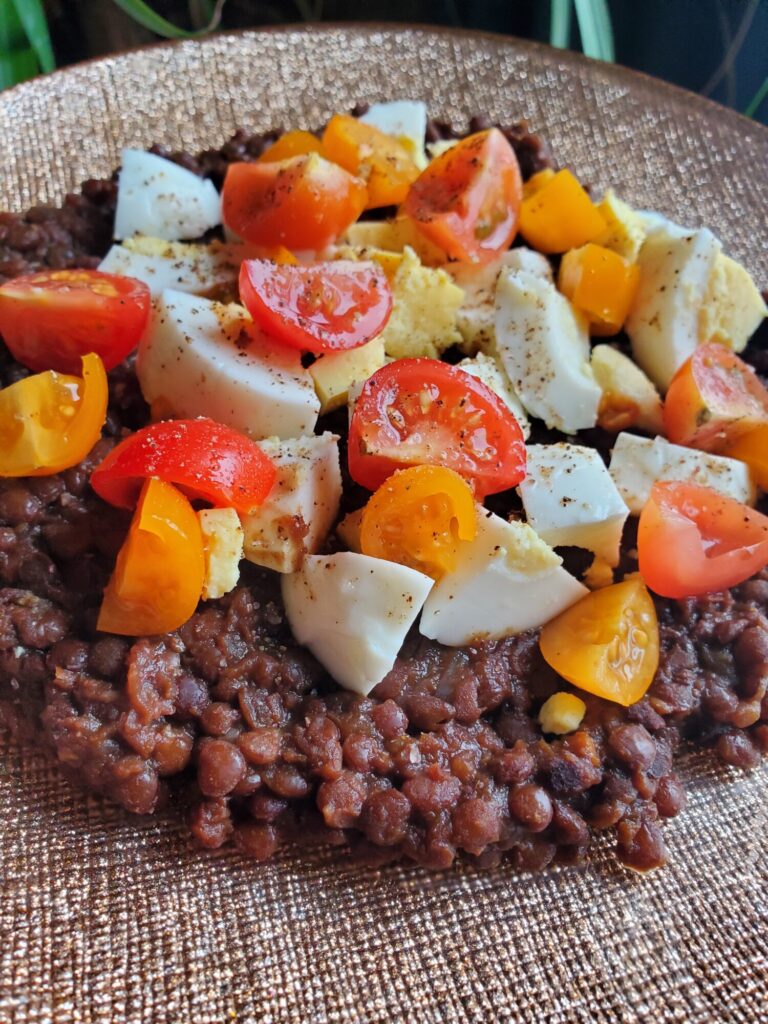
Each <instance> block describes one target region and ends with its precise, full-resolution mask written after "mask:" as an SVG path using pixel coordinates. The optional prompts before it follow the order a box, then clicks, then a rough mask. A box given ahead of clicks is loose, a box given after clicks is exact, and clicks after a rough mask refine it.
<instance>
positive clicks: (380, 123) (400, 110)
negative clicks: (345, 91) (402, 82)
mask: <svg viewBox="0 0 768 1024" xmlns="http://www.w3.org/2000/svg"><path fill="white" fill-rule="evenodd" d="M360 120H361V121H362V122H363V123H364V124H370V125H373V127H374V128H378V129H379V131H380V132H385V133H386V134H387V135H392V136H394V138H396V139H397V141H398V142H399V143H400V144H401V145H402V146H404V147H405V148H406V149H407V150H408V153H409V155H410V157H411V160H413V162H414V163H415V164H416V166H417V167H418V168H419V170H420V171H421V170H423V169H424V168H425V167H426V166H427V157H426V154H425V152H424V140H425V137H426V134H427V105H426V103H424V102H423V100H392V101H391V102H389V103H372V104H371V105H370V107H369V108H368V110H366V112H365V113H364V114H362V115H361V116H360Z"/></svg>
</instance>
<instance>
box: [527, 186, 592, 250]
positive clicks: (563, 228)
mask: <svg viewBox="0 0 768 1024" xmlns="http://www.w3.org/2000/svg"><path fill="white" fill-rule="evenodd" d="M605 227H606V224H605V218H604V217H603V215H602V214H601V213H600V211H599V210H598V208H597V207H596V206H595V204H594V203H593V202H592V200H591V199H590V198H589V195H588V194H587V192H586V190H585V189H584V188H582V186H581V185H580V184H579V182H578V180H577V179H576V178H575V177H574V175H573V174H572V173H571V172H570V171H568V170H562V171H558V172H557V174H555V175H553V176H552V177H551V178H549V179H548V180H547V181H544V182H543V184H542V185H541V187H540V188H538V189H536V190H535V191H534V192H533V194H532V195H530V196H528V197H527V198H526V199H524V200H523V203H522V206H521V207H520V234H521V235H522V236H523V238H524V239H525V240H526V242H527V243H528V244H529V245H530V246H532V247H533V248H534V249H538V250H539V252H545V253H555V252H566V251H567V250H568V249H577V248H578V247H579V246H580V245H584V244H585V243H586V242H591V241H592V239H593V238H596V237H597V236H598V235H599V234H600V232H601V231H604V230H605Z"/></svg>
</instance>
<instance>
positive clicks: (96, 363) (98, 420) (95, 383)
mask: <svg viewBox="0 0 768 1024" xmlns="http://www.w3.org/2000/svg"><path fill="white" fill-rule="evenodd" d="M82 361H83V376H82V377H72V376H69V375H68V374H63V373H56V372H55V371H54V370H46V372H45V373H36V374H34V375H33V376H31V377H25V378H24V380H20V381H17V382H16V383H15V384H11V385H10V387H7V388H3V390H2V391H0V476H6V477H10V476H12V477H16V476H50V475H51V474H52V473H58V472H60V471H61V470H62V469H68V468H69V467H70V466H76V465H77V464H78V462H82V460H83V459H84V458H85V457H86V455H87V454H88V452H89V451H90V450H91V448H93V446H94V445H95V444H96V442H97V441H98V439H99V437H100V436H101V428H102V427H103V426H104V420H105V419H106V417H107V397H108V388H107V375H106V372H105V371H104V364H103V363H102V361H101V359H100V357H99V356H97V355H96V354H95V353H91V354H90V355H87V356H83V360H82Z"/></svg>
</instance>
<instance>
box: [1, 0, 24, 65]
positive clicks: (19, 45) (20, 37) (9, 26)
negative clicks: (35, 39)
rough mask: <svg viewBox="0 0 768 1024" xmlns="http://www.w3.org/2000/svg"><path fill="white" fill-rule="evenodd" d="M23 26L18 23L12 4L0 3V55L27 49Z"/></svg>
mask: <svg viewBox="0 0 768 1024" xmlns="http://www.w3.org/2000/svg"><path fill="white" fill-rule="evenodd" d="M27 45H28V44H27V37H26V35H25V33H24V26H23V25H22V24H21V22H20V21H19V16H18V14H17V13H16V8H15V6H14V5H13V4H10V3H4V2H0V55H2V56H4V57H5V56H7V55H8V54H10V53H11V51H13V50H23V49H26V47H27Z"/></svg>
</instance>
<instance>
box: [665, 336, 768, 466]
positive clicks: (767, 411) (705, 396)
mask: <svg viewBox="0 0 768 1024" xmlns="http://www.w3.org/2000/svg"><path fill="white" fill-rule="evenodd" d="M766 424H768V389H766V387H765V385H764V384H763V383H762V382H761V381H760V379H759V377H758V376H757V374H756V373H755V371H754V370H753V369H752V367H751V366H749V365H748V364H747V363H745V362H744V360H743V359H739V357H738V356H737V355H736V353H735V352H733V351H732V350H731V349H729V348H726V347H725V346H724V345H718V344H716V343H714V342H710V343H709V344H707V345H699V347H698V348H697V349H696V351H695V352H694V353H693V355H692V356H691V357H690V359H687V360H686V361H685V362H684V363H683V365H682V366H681V367H680V369H679V370H678V371H677V373H676V374H675V376H674V377H673V378H672V382H671V383H670V385H669V390H668V391H667V397H666V398H665V399H664V427H665V429H666V432H667V437H668V438H669V440H670V441H674V442H675V444H687V445H690V446H691V447H692V448H701V449H703V450H704V451H708V452H720V451H724V450H725V449H726V448H727V447H728V446H729V445H730V444H732V443H733V442H735V441H738V439H739V438H740V437H742V436H743V435H744V434H748V433H750V432H751V431H753V430H756V429H757V428H758V427H762V426H765V425H766Z"/></svg>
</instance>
